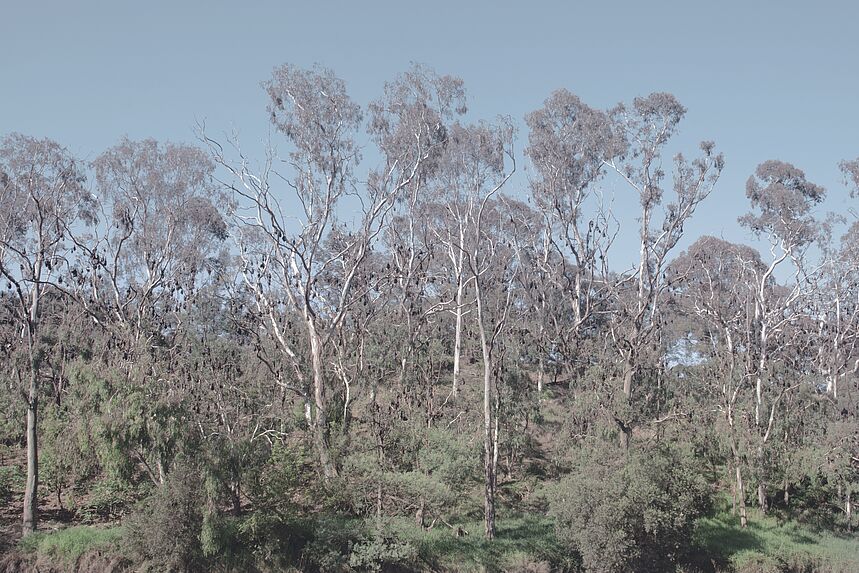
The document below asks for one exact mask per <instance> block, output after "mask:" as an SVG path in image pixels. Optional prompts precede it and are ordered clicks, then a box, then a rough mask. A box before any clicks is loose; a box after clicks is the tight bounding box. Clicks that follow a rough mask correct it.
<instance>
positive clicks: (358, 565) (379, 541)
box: [349, 525, 418, 571]
mask: <svg viewBox="0 0 859 573" xmlns="http://www.w3.org/2000/svg"><path fill="white" fill-rule="evenodd" d="M417 555H418V552H417V549H416V548H415V547H414V546H413V545H412V544H411V543H409V542H408V541H405V540H403V539H400V537H399V536H398V535H397V534H396V533H395V532H394V531H391V530H389V529H388V528H385V527H384V526H381V525H380V526H378V527H374V528H372V529H371V530H370V531H369V532H368V534H367V535H366V536H365V537H364V538H363V539H361V540H360V541H358V542H357V543H355V544H354V545H353V546H352V550H351V552H350V554H349V566H350V567H351V568H353V569H355V570H357V571H384V570H388V569H389V568H391V567H393V566H401V567H407V566H408V565H411V564H413V563H414V562H415V560H416V559H417Z"/></svg>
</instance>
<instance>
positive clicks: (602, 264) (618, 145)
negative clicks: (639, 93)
mask: <svg viewBox="0 0 859 573" xmlns="http://www.w3.org/2000/svg"><path fill="white" fill-rule="evenodd" d="M525 121H526V123H527V124H528V127H529V129H530V131H529V134H528V141H529V145H528V147H527V148H526V150H525V152H526V154H527V156H528V157H529V158H530V160H531V163H532V165H533V166H534V171H535V174H536V176H535V177H534V179H533V180H532V181H531V192H532V196H533V198H534V201H535V202H536V205H537V207H538V208H539V209H540V211H541V212H542V213H543V217H544V219H545V228H544V229H543V230H542V232H541V233H539V234H540V235H541V239H542V241H541V242H542V244H541V245H540V249H539V250H540V253H539V256H537V257H535V259H534V263H535V271H536V273H537V275H536V277H533V278H538V279H539V281H538V282H539V284H534V285H533V286H532V287H531V288H529V290H528V292H533V293H534V294H535V295H536V298H537V300H536V301H535V304H534V309H535V311H536V313H537V315H538V316H539V319H538V321H539V326H538V329H539V333H538V337H539V338H540V339H543V340H544V341H546V342H548V341H549V340H551V341H553V343H552V344H550V345H548V347H546V348H544V349H543V351H542V353H541V354H547V353H549V352H553V351H554V352H557V350H558V349H559V348H563V349H567V351H566V354H567V355H566V356H564V360H563V362H564V364H565V366H566V367H567V368H573V367H574V366H575V363H576V361H577V357H575V356H572V355H570V352H571V349H573V348H575V346H576V340H577V339H578V336H579V331H580V329H581V328H582V326H583V325H584V324H585V323H586V322H587V321H588V320H589V319H590V318H591V317H592V315H593V314H594V312H596V310H597V308H596V305H595V304H594V301H595V300H596V299H598V298H600V292H601V291H603V290H605V288H604V287H605V280H604V277H605V275H606V274H607V270H608V257H607V253H608V250H609V247H610V246H611V244H612V242H613V241H614V238H615V237H616V231H617V229H616V228H615V227H614V226H613V218H612V215H611V213H609V212H608V211H607V210H606V207H605V205H603V204H602V201H601V199H602V196H601V194H600V190H599V189H598V188H597V187H596V186H597V184H598V182H599V181H600V180H601V179H602V178H603V177H604V175H605V172H606V170H607V169H608V167H607V165H608V162H610V161H612V160H614V159H615V158H617V157H618V156H619V155H620V154H622V153H623V152H624V150H625V142H624V141H623V140H622V137H621V135H620V133H619V132H618V130H617V129H616V126H615V125H613V124H612V122H611V120H610V118H609V116H608V115H607V114H606V113H604V112H602V111H599V110H596V109H593V108H591V107H589V106H588V105H587V104H585V103H583V102H582V101H581V100H580V99H579V98H578V97H576V96H575V95H573V94H572V93H570V92H569V91H567V90H558V91H556V92H554V93H553V94H552V95H551V96H550V97H549V98H548V99H547V100H546V101H545V103H544V105H543V107H542V108H540V109H539V110H537V111H534V112H532V113H530V114H528V116H526V118H525ZM550 288H553V289H554V290H555V292H557V293H558V294H559V295H560V296H561V297H562V299H563V300H564V301H565V306H564V308H568V309H570V311H571V314H570V315H568V316H566V317H554V318H555V320H551V317H550V314H551V313H550V312H548V311H547V305H548V304H549V299H550V295H549V293H548V292H544V291H546V290H547V289H550ZM559 319H560V320H559ZM549 326H553V327H554V328H553V330H552V332H551V334H549V335H548V336H547V333H546V328H547V327H549ZM547 338H548V340H546V339H547ZM542 360H543V359H542V358H541V363H540V364H541V365H542ZM538 376H539V379H540V380H541V381H542V377H543V368H542V366H541V367H540V372H539V374H538Z"/></svg>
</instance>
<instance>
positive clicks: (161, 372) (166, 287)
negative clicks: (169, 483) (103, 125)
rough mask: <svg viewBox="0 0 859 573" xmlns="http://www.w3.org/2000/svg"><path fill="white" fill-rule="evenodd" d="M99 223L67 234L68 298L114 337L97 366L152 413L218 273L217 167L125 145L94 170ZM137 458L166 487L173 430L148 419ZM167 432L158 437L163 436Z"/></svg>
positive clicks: (191, 156)
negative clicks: (204, 291)
mask: <svg viewBox="0 0 859 573" xmlns="http://www.w3.org/2000/svg"><path fill="white" fill-rule="evenodd" d="M92 167H93V171H94V173H95V182H96V191H97V194H98V202H99V224H98V225H95V226H94V227H93V228H92V230H91V231H88V232H79V231H78V230H76V229H74V228H71V227H70V228H68V233H69V236H70V237H72V238H73V240H74V248H75V250H76V257H75V261H74V264H73V266H72V267H71V269H70V272H69V274H70V281H69V286H68V288H67V289H66V292H67V293H68V295H69V296H70V298H71V299H72V300H75V301H76V302H78V303H79V304H80V305H81V306H82V308H84V309H85V310H86V311H87V313H88V314H89V315H90V316H91V317H92V319H93V320H94V321H95V323H96V324H97V325H99V326H100V327H101V328H103V329H105V331H106V332H107V333H109V335H110V336H111V337H112V342H111V345H110V346H111V350H112V352H111V354H110V355H106V356H104V357H103V359H104V360H105V361H106V362H105V363H106V364H107V365H109V366H110V367H111V368H115V369H116V370H117V371H118V372H121V373H122V375H123V376H124V378H125V381H126V382H127V383H128V386H127V389H128V390H129V391H132V390H133V391H139V392H142V393H143V394H144V395H146V396H148V398H149V399H148V400H146V402H147V403H149V404H150V406H151V407H152V408H154V409H157V408H159V407H160V406H159V404H162V405H163V402H164V399H165V396H167V395H168V394H170V393H173V392H175V391H177V390H178V385H179V384H180V380H179V378H178V377H177V375H176V372H175V370H176V363H177V361H178V360H180V359H182V358H183V357H182V349H184V347H185V346H186V344H185V343H184V341H183V340H182V339H183V336H184V335H185V334H186V333H187V332H188V330H189V329H190V328H193V326H192V325H190V324H188V322H189V320H190V318H189V317H190V316H191V315H192V314H193V306H194V304H195V300H196V297H197V293H198V290H199V289H200V287H201V286H202V285H203V284H204V283H205V282H206V281H207V280H208V278H209V277H210V276H211V275H212V274H213V273H217V272H219V269H220V268H221V267H222V265H223V253H222V252H221V250H222V243H223V240H224V239H225V238H226V236H227V228H226V223H225V221H224V219H223V215H222V213H221V211H220V209H221V208H222V206H223V205H224V197H223V195H222V194H220V193H219V190H218V189H217V188H216V187H215V186H214V181H213V179H212V171H213V169H214V164H213V163H212V162H211V161H210V160H209V158H208V157H207V155H206V154H205V153H204V152H203V151H202V150H200V149H198V148H195V147H192V146H187V145H179V144H171V143H167V144H161V143H158V142H157V141H155V140H151V139H148V140H143V141H131V140H129V139H127V138H126V139H123V140H122V141H120V142H119V143H118V144H117V145H115V146H114V147H112V148H110V149H108V150H107V151H105V152H104V153H102V154H101V155H99V156H98V157H97V158H96V159H95V161H93V164H92ZM151 419H152V420H151V423H147V424H146V426H147V428H148V431H147V433H146V435H147V440H146V444H139V446H140V447H139V448H136V449H135V452H137V453H136V454H135V455H136V456H138V457H140V460H139V461H140V463H141V464H143V465H144V466H145V467H149V468H151V472H150V474H151V476H152V478H153V481H155V482H156V483H158V484H160V483H163V481H164V479H165V475H166V472H167V469H168V465H169V459H170V457H171V450H172V446H171V443H172V442H173V441H175V439H176V438H177V436H173V437H169V436H166V435H164V436H162V435H161V434H163V433H164V431H166V432H167V433H168V434H170V433H173V434H175V433H176V432H175V431H168V430H164V429H163V428H159V425H160V424H161V423H162V422H164V423H167V422H168V420H162V419H160V418H159V417H158V416H157V415H153V416H151ZM162 430H163V431H162Z"/></svg>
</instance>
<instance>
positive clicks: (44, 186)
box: [0, 134, 95, 535]
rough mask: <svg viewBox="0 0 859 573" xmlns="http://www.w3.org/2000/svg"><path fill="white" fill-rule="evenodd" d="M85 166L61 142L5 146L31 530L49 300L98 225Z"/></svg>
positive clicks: (7, 255)
mask: <svg viewBox="0 0 859 573" xmlns="http://www.w3.org/2000/svg"><path fill="white" fill-rule="evenodd" d="M84 181H85V177H84V173H83V169H82V167H81V165H80V164H79V162H78V161H77V160H75V159H74V158H73V157H72V156H71V155H70V154H69V152H68V151H67V150H66V149H64V148H63V147H61V146H60V145H59V144H57V143H55V142H53V141H50V140H48V139H35V138H33V137H28V136H24V135H20V134H12V135H8V136H6V137H4V138H3V139H2V141H0V204H2V205H3V208H2V209H0V275H2V277H3V278H4V279H5V280H6V282H7V286H8V290H10V291H11V296H10V297H9V298H8V299H7V300H8V301H10V303H11V304H10V311H11V316H12V318H13V320H14V322H15V325H16V330H17V332H18V333H19V335H18V337H17V340H16V341H15V344H16V345H18V344H20V345H21V346H22V347H23V355H24V356H25V357H26V359H25V360H24V361H23V363H22V364H20V365H16V368H15V369H16V372H17V373H18V376H19V378H20V379H21V380H22V381H23V379H25V378H26V380H27V383H26V387H27V389H26V392H25V397H26V402H27V427H26V441H27V478H26V486H25V491H24V509H23V531H24V534H25V535H26V534H28V533H31V532H33V531H35V530H36V527H37V525H38V508H39V502H38V486H39V447H38V414H39V382H40V379H41V378H42V367H43V358H44V354H45V349H44V348H43V344H42V340H41V338H42V335H43V332H42V325H43V323H44V320H45V317H43V316H42V313H43V311H44V309H45V301H46V299H47V298H48V297H51V296H58V295H59V291H58V289H57V288H56V287H57V285H59V284H62V281H63V274H64V271H65V268H66V267H67V265H68V257H69V255H70V244H69V241H68V234H67V228H68V227H70V226H77V225H85V224H90V223H92V222H93V221H94V217H95V214H94V209H93V199H92V196H91V194H90V193H89V192H88V191H87V190H86V188H85V186H84Z"/></svg>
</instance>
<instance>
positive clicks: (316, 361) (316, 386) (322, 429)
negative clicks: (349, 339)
mask: <svg viewBox="0 0 859 573" xmlns="http://www.w3.org/2000/svg"><path fill="white" fill-rule="evenodd" d="M307 327H308V331H309V334H310V359H311V364H312V367H313V400H314V403H315V406H316V412H315V416H314V420H313V443H314V446H315V448H316V454H317V456H318V457H319V465H320V466H321V467H322V475H323V477H324V478H325V480H326V481H328V480H329V479H331V478H332V477H336V476H337V469H336V468H335V467H334V464H333V463H332V462H331V452H330V451H329V448H328V412H327V404H326V402H325V373H324V371H323V366H322V341H321V340H320V339H319V335H318V334H317V332H316V328H315V327H314V325H313V322H312V321H311V320H308V321H307Z"/></svg>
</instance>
